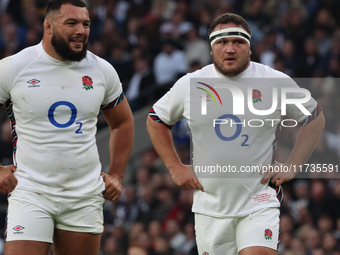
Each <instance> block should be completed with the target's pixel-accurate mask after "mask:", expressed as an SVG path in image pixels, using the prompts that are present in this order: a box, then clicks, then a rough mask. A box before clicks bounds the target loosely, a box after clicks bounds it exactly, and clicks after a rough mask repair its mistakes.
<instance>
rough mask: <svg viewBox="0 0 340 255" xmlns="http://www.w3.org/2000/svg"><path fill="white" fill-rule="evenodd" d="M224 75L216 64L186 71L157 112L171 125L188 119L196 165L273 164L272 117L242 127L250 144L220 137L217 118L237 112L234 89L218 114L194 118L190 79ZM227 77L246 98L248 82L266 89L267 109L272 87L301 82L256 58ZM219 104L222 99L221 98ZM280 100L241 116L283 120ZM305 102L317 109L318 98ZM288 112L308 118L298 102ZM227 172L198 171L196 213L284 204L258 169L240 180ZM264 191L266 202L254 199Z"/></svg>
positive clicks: (240, 212)
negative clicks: (261, 113) (257, 124)
mask: <svg viewBox="0 0 340 255" xmlns="http://www.w3.org/2000/svg"><path fill="white" fill-rule="evenodd" d="M221 77H224V76H223V75H221V74H220V73H218V72H217V71H216V70H215V68H214V65H213V64H211V65H208V66H206V67H204V68H202V69H201V70H198V71H196V72H194V73H190V74H187V75H185V76H184V77H182V78H181V79H179V80H178V81H177V82H176V83H175V85H174V86H173V87H172V88H171V90H170V91H169V92H168V93H167V94H165V95H164V96H163V97H162V98H161V99H160V100H159V101H158V102H156V103H155V105H154V106H153V109H154V110H155V113H156V115H157V116H158V117H159V118H160V119H161V120H162V121H163V122H164V123H165V124H167V125H174V124H175V123H176V122H177V121H179V120H180V119H182V118H183V117H185V118H186V119H187V120H188V124H189V128H190V130H191V134H192V144H193V152H194V153H193V167H194V169H195V167H196V166H201V165H216V164H218V165H219V166H228V165H229V164H230V165H231V166H235V167H236V168H237V169H240V167H241V166H260V165H261V164H262V165H268V164H270V163H271V160H272V153H273V147H272V146H273V141H274V140H275V131H276V128H277V124H275V125H273V127H272V125H271V122H266V125H265V126H263V127H261V128H251V127H249V126H248V125H246V126H245V127H242V134H247V135H248V138H249V139H248V141H247V143H248V144H249V146H244V147H243V146H241V144H242V143H243V142H244V141H245V137H242V136H241V135H239V137H238V138H236V139H235V140H233V141H228V142H226V141H223V140H221V139H220V138H219V137H218V136H217V135H216V133H215V130H214V128H213V119H217V118H218V117H219V116H220V115H222V114H226V113H232V103H231V102H232V97H231V94H230V93H229V94H230V95H229V96H228V97H226V98H222V102H223V107H221V106H219V107H220V108H219V109H220V110H219V111H217V114H218V115H217V114H215V112H214V115H209V114H208V115H207V117H205V118H200V120H197V119H193V118H192V117H191V114H190V80H191V79H193V78H196V79H204V78H221ZM224 78H225V79H226V82H228V81H229V82H230V83H233V84H236V86H237V84H238V86H239V88H240V89H241V90H242V91H243V94H244V95H245V98H247V96H246V95H247V94H248V93H247V89H248V87H251V86H254V84H255V83H256V84H258V87H256V88H257V89H258V90H259V91H261V93H262V101H263V104H260V103H258V104H256V105H254V107H257V108H258V107H262V109H269V108H270V106H271V96H272V94H271V93H272V92H271V91H272V89H273V88H274V87H276V88H278V89H280V87H287V86H290V87H298V86H297V84H296V83H295V82H294V81H293V80H292V79H291V78H289V77H288V76H287V75H285V74H283V73H281V72H278V71H275V70H274V69H271V68H270V67H268V66H264V65H262V64H258V63H254V62H251V63H250V66H249V67H248V68H247V70H245V71H244V72H243V73H241V74H240V75H238V76H237V77H233V78H227V77H224ZM270 78H276V79H270ZM256 81H258V82H256ZM245 83H246V84H245ZM218 91H221V90H218ZM291 96H292V98H295V96H296V97H299V96H301V94H298V95H295V94H294V95H291ZM267 99H268V100H267ZM216 100H217V99H216ZM217 103H218V104H219V102H218V101H217ZM207 104H208V112H209V107H217V106H216V105H215V104H214V102H213V101H212V100H211V101H210V102H209V101H208V102H207ZM280 105H281V100H280V99H279V101H278V107H277V109H276V110H275V111H274V113H272V114H271V115H269V116H257V115H254V114H251V113H250V112H249V110H247V109H246V107H245V115H237V116H238V117H239V118H240V120H241V121H242V120H243V119H246V120H248V119H263V120H264V119H280V118H281V107H280ZM304 106H305V107H306V108H307V109H308V110H309V111H310V112H312V111H313V110H314V109H315V108H316V106H317V103H316V101H315V100H314V99H311V100H310V101H309V102H308V103H305V104H304ZM216 109H217V108H216ZM246 110H247V111H246ZM287 115H288V117H289V118H291V119H295V120H296V121H297V122H301V121H302V120H304V119H306V116H305V115H303V113H302V112H301V111H300V110H299V109H298V108H297V107H295V105H288V106H287ZM276 123H277V122H276ZM253 124H255V123H253ZM225 126H226V125H225ZM221 129H222V128H221ZM226 177H227V175H224V176H223V177H222V178H206V176H205V177H204V176H203V177H202V178H200V176H198V178H199V181H200V183H201V184H202V186H203V188H204V189H205V192H201V191H198V190H196V191H195V193H194V203H193V207H192V210H193V212H197V213H201V214H205V215H210V216H214V217H222V218H223V217H236V216H244V215H247V214H249V213H251V212H254V211H257V210H259V209H261V208H265V207H279V206H280V204H279V201H278V199H277V197H276V192H275V190H274V189H273V188H271V187H269V186H268V184H264V185H262V184H261V176H260V175H259V174H258V173H253V174H249V175H245V177H244V178H238V179H234V178H226ZM246 177H247V178H246ZM263 194H266V195H268V196H270V199H269V200H268V201H264V202H257V201H255V200H254V199H255V197H256V195H263Z"/></svg>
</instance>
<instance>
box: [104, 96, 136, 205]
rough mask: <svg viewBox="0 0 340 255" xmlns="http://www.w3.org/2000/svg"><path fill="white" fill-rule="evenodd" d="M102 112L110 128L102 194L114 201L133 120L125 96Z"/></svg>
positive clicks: (117, 191)
mask: <svg viewBox="0 0 340 255" xmlns="http://www.w3.org/2000/svg"><path fill="white" fill-rule="evenodd" d="M102 112H103V114H104V117H105V119H106V122H107V123H108V125H109V128H110V142H109V149H110V166H109V172H108V174H105V173H101V176H102V177H103V179H104V182H105V190H104V191H103V195H104V198H106V199H108V200H110V201H116V200H117V199H118V198H119V196H120V194H121V193H122V179H123V177H124V172H125V168H126V165H127V163H128V160H129V157H130V154H131V151H132V145H133V137H134V122H133V116H132V112H131V109H130V106H129V104H128V102H127V100H126V98H124V99H123V100H122V101H121V102H120V103H119V104H118V105H117V106H115V107H113V108H111V109H106V110H102Z"/></svg>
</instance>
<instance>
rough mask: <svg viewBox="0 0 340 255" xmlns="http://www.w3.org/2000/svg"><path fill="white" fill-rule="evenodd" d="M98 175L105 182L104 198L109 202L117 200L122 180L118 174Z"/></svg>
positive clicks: (120, 192) (120, 191)
mask: <svg viewBox="0 0 340 255" xmlns="http://www.w3.org/2000/svg"><path fill="white" fill-rule="evenodd" d="M100 176H101V177H103V179H104V182H105V190H104V191H103V196H104V198H105V199H107V200H110V201H111V202H114V201H116V200H118V198H119V197H120V194H122V180H121V179H120V178H119V177H118V176H111V175H109V174H105V173H101V174H100Z"/></svg>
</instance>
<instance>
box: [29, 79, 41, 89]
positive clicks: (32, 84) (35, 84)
mask: <svg viewBox="0 0 340 255" xmlns="http://www.w3.org/2000/svg"><path fill="white" fill-rule="evenodd" d="M39 82H40V81H39V80H37V79H32V80H29V81H28V82H27V83H28V84H30V85H29V86H28V87H29V88H35V87H40V85H37V84H38V83H39Z"/></svg>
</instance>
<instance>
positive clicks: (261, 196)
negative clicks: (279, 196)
mask: <svg viewBox="0 0 340 255" xmlns="http://www.w3.org/2000/svg"><path fill="white" fill-rule="evenodd" d="M271 197H272V194H268V193H263V194H259V195H256V196H255V197H252V198H251V199H254V201H256V202H259V203H261V202H267V201H269V199H270V198H271Z"/></svg>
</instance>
